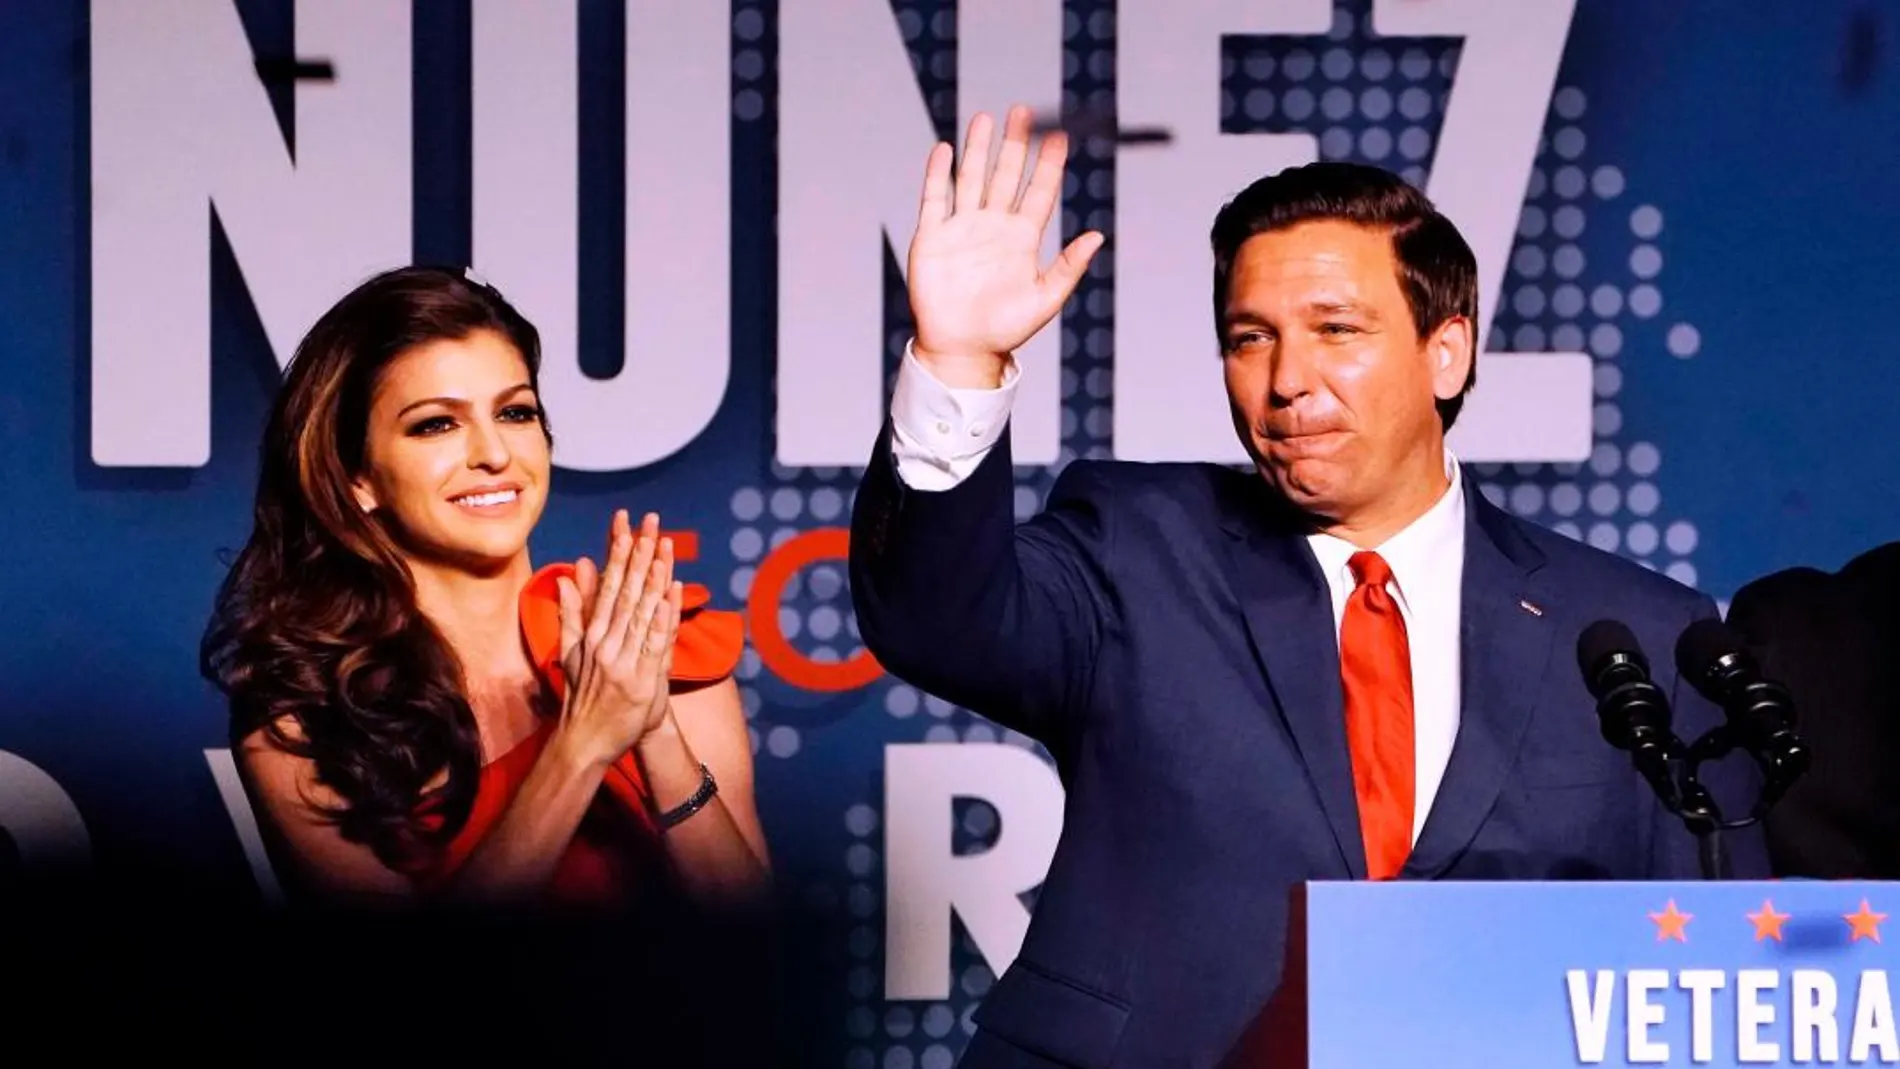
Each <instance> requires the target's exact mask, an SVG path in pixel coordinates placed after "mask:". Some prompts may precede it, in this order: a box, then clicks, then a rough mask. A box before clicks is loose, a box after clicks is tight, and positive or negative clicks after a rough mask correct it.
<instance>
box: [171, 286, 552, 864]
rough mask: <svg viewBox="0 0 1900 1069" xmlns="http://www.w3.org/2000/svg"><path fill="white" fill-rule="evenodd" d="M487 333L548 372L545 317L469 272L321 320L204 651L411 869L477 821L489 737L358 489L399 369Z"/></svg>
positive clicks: (385, 291)
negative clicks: (380, 404) (375, 415)
mask: <svg viewBox="0 0 1900 1069" xmlns="http://www.w3.org/2000/svg"><path fill="white" fill-rule="evenodd" d="M480 330H492V331H495V332H497V333H499V334H501V335H502V336H503V337H506V338H507V339H509V341H511V342H512V343H513V344H514V346H515V348H517V349H518V350H519V351H520V352H521V356H522V359H523V360H524V361H526V363H527V367H528V378H529V382H530V384H532V385H537V386H538V378H539V372H540V362H541V342H540V335H539V333H538V332H537V331H536V330H535V328H534V326H533V324H531V323H529V322H528V321H527V319H525V318H524V317H523V316H522V315H521V314H520V313H519V312H517V311H516V310H515V309H514V307H513V306H512V305H510V304H509V303H508V302H507V301H506V300H505V299H504V298H503V297H502V296H501V294H500V293H498V292H496V291H495V290H494V289H493V288H492V287H490V286H487V285H483V284H479V283H476V282H473V281H470V280H469V279H467V278H465V277H464V276H463V274H462V273H461V272H460V271H456V270H450V269H441V268H429V267H405V268H400V269H397V270H394V271H389V272H386V273H384V274H381V275H378V276H376V277H374V278H372V279H370V280H369V281H367V282H365V283H363V284H362V285H361V286H359V287H357V288H356V289H355V290H353V291H352V292H351V293H350V294H348V295H347V296H345V297H344V298H343V299H342V300H340V301H338V302H337V304H336V305H335V306H334V307H332V308H331V309H330V310H329V311H328V312H326V313H325V314H324V315H323V317H322V318H321V319H319V320H317V323H316V325H315V326H313V327H312V328H311V330H310V333H309V334H308V335H306V336H305V337H304V339H303V341H302V342H301V343H300V344H299V345H298V347H297V352H296V355H295V356H294V358H293V359H292V361H291V364H290V368H289V372H288V375H287V376H286V378H285V381H284V384H283V387H282V389H281V390H280V391H279V392H278V395H277V399H276V403H275V404H274V405H273V407H272V410H271V416H270V423H269V426H268V428H267V429H266V430H265V432H264V441H263V446H262V451H261V457H260V464H259V470H258V478H257V499H256V505H255V509H254V518H253V529H252V531H251V537H250V541H249V542H248V543H247V544H246V545H245V547H244V549H243V551H242V552H241V553H239V554H238V557H237V559H236V561H235V563H234V564H233V565H232V568H231V571H230V573H229V574H228V575H227V576H226V577H225V580H224V582H223V584H222V585H221V587H220V588H219V591H218V596H217V603H216V607H215V609H214V610H213V612H212V616H211V620H210V623H209V624H208V625H207V627H206V629H205V634H204V638H203V641H202V643H201V645H200V650H199V657H200V669H201V671H202V672H203V674H204V675H205V677H206V678H207V679H209V680H211V681H212V682H213V683H216V684H217V685H218V687H219V689H221V690H222V691H223V692H224V693H225V694H226V695H227V696H228V697H229V699H230V705H231V734H232V739H233V742H234V743H235V742H236V741H238V740H241V739H244V738H246V737H248V736H250V735H251V734H252V733H254V732H256V731H258V730H260V729H261V730H263V731H264V732H265V733H266V735H267V737H268V740H269V741H270V742H271V743H272V744H274V745H276V746H279V747H282V748H283V749H284V750H286V751H288V752H290V753H293V754H297V755H299V756H302V757H306V758H308V759H310V760H312V761H313V762H314V763H315V765H316V773H317V777H318V779H319V781H320V782H321V783H323V784H324V785H325V786H326V787H328V788H329V789H330V790H332V791H334V792H336V794H337V795H338V797H339V798H340V799H341V804H340V805H339V806H337V807H335V808H334V809H332V810H331V811H329V813H328V816H329V817H330V819H332V820H333V821H334V822H335V823H336V824H337V826H338V828H339V829H340V831H341V832H342V834H343V836H344V838H345V839H348V840H350V841H352V842H359V843H364V844H367V845H368V846H369V847H370V848H372V849H373V850H374V851H375V853H376V855H377V857H378V858H380V859H381V860H382V861H383V863H384V864H387V865H389V866H391V867H392V868H396V869H409V868H412V867H414V866H417V865H422V864H427V863H428V861H429V859H430V858H431V857H432V856H434V854H435V853H436V851H438V850H439V849H440V848H441V847H442V846H443V845H445V844H446V843H447V842H448V840H449V839H451V838H452V837H453V836H454V835H455V833H456V832H457V831H458V830H460V828H461V827H462V826H463V825H464V824H465V823H466V821H467V818H468V813H469V809H470V806H471V805H472V803H473V800H474V796H475V788H476V784H477V781H478V779H479V776H480V773H481V746H480V738H479V735H478V733H477V731H476V726H475V716H474V713H473V711H472V710H471V709H470V708H469V704H468V699H467V697H466V695H465V693H464V689H463V675H462V668H461V665H460V663H459V662H458V661H457V659H456V657H455V654H454V652H453V651H452V650H451V649H450V648H449V646H448V643H447V642H446V641H445V640H444V639H443V638H442V635H441V633H440V632H438V631H437V630H436V628H435V627H434V626H433V625H432V624H430V622H429V621H428V619H427V618H426V617H424V615H423V614H422V612H421V610H420V609H419V608H418V607H417V604H416V597H415V590H414V587H413V584H412V580H411V577H410V573H409V570H408V568H407V567H406V566H405V564H404V563H403V559H402V557H401V555H400V554H399V553H398V552H397V549H396V546H395V544H394V543H393V542H392V541H391V540H390V538H389V536H388V535H386V534H385V533H384V532H383V530H382V528H381V527H380V526H379V525H378V523H377V522H376V521H375V520H374V519H373V518H372V517H370V516H366V515H365V514H364V513H363V512H362V510H361V509H360V508H359V507H358V505H357V503H356V500H355V498H354V497H353V496H352V495H351V492H350V486H351V482H352V479H353V477H355V476H356V475H358V474H360V473H361V471H362V469H363V464H364V451H365V444H366V437H367V433H368V417H369V407H370V400H371V398H372V397H373V395H374V393H375V389H376V384H377V381H378V379H379V378H380V377H381V375H382V372H383V370H384V369H385V368H387V367H388V366H389V365H390V363H391V362H392V361H393V360H395V358H396V357H398V356H400V355H401V354H403V353H405V352H407V351H409V350H410V349H413V348H415V347H416V346H418V345H423V344H426V343H429V342H433V341H438V340H444V339H460V338H465V337H467V336H469V335H470V334H471V333H473V332H476V331H480ZM542 426H543V427H544V428H545V427H546V426H547V424H546V421H545V420H543V422H542ZM293 726H294V728H295V731H291V730H289V729H290V728H291V727H293ZM445 773H446V775H444V774H445ZM438 779H439V780H440V782H439V783H437V784H436V785H435V786H433V787H431V783H432V782H433V781H437V780H438ZM425 814H426V815H425Z"/></svg>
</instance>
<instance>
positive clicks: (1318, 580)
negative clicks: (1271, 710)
mask: <svg viewBox="0 0 1900 1069" xmlns="http://www.w3.org/2000/svg"><path fill="white" fill-rule="evenodd" d="M1249 511H1250V512H1251V513H1252V517H1253V519H1252V520H1251V521H1247V522H1238V523H1235V524H1233V525H1232V526H1230V528H1229V533H1230V534H1232V535H1233V537H1232V538H1231V539H1230V541H1229V543H1228V545H1229V549H1230V551H1231V568H1232V572H1233V574H1234V576H1235V579H1236V580H1237V581H1236V583H1235V585H1234V590H1235V592H1236V594H1237V596H1238V597H1239V599H1240V605H1241V610H1242V613H1243V615H1244V616H1245V617H1246V621H1247V631H1248V638H1249V639H1250V640H1251V642H1252V643H1253V649H1254V653H1255V655H1256V656H1257V657H1258V658H1259V660H1260V666H1261V667H1262V668H1263V669H1264V670H1265V671H1266V676H1267V685H1268V686H1269V687H1270V688H1271V689H1272V691H1273V697H1274V701H1275V702H1276V703H1277V704H1278V705H1279V709H1280V715H1281V717H1282V718H1283V719H1284V721H1285V723H1286V726H1287V730H1288V731H1289V732H1290V733H1291V734H1292V736H1293V742H1294V745H1295V746H1296V747H1297V748H1298V750H1299V756H1300V759H1301V760H1302V761H1303V762H1305V764H1306V768H1307V772H1308V774H1309V776H1310V778H1311V780H1312V783H1313V787H1314V790H1315V791H1316V792H1317V793H1318V795H1319V801H1320V807H1321V809H1323V810H1324V811H1325V814H1326V821H1327V823H1328V824H1329V825H1330V826H1331V827H1332V831H1333V837H1334V839H1335V840H1337V842H1338V844H1339V850H1340V857H1341V859H1342V860H1343V861H1344V862H1345V864H1346V867H1347V869H1348V870H1349V871H1350V872H1351V874H1352V877H1353V878H1354V879H1364V878H1365V875H1366V852H1365V844H1364V841H1363V840H1362V839H1361V838H1360V834H1359V808H1358V803H1357V801H1356V800H1355V799H1354V796H1353V788H1352V763H1351V758H1350V756H1349V755H1348V753H1347V748H1346V717H1345V699H1344V697H1343V695H1342V692H1341V689H1340V682H1339V647H1338V643H1337V640H1336V639H1335V637H1334V633H1333V608H1332V601H1331V599H1330V596H1329V594H1328V593H1327V588H1326V581H1325V579H1324V577H1323V576H1321V575H1320V571H1319V562H1318V561H1317V560H1316V559H1314V557H1313V551H1312V547H1310V546H1308V545H1307V543H1306V539H1305V538H1303V537H1301V536H1300V535H1299V534H1298V533H1297V531H1295V530H1293V529H1291V528H1281V527H1279V525H1277V524H1275V523H1273V522H1272V521H1271V520H1270V519H1266V518H1263V517H1266V516H1268V515H1269V514H1270V508H1269V507H1263V506H1259V505H1258V503H1255V508H1254V509H1250V510H1249ZM1246 514H1247V513H1243V514H1242V515H1246Z"/></svg>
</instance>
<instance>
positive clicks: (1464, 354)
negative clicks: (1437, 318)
mask: <svg viewBox="0 0 1900 1069" xmlns="http://www.w3.org/2000/svg"><path fill="white" fill-rule="evenodd" d="M1476 343H1477V339H1476V338H1475V337H1474V335H1473V333H1472V329H1471V320H1469V319H1466V318H1465V317H1463V316H1453V317H1451V318H1450V319H1447V320H1445V321H1444V322H1443V323H1440V324H1439V325H1438V329H1437V330H1434V331H1432V335H1431V337H1430V338H1428V339H1426V342H1425V347H1426V352H1427V354H1428V355H1429V356H1430V357H1431V362H1432V396H1434V397H1436V398H1438V399H1439V400H1440V401H1449V400H1451V399H1452V398H1454V397H1457V396H1459V395H1460V394H1463V393H1464V392H1465V384H1466V383H1468V382H1470V381H1471V362H1472V361H1473V360H1476V359H1477V351H1476V349H1475V346H1476Z"/></svg>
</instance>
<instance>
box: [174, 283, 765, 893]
mask: <svg viewBox="0 0 1900 1069" xmlns="http://www.w3.org/2000/svg"><path fill="white" fill-rule="evenodd" d="M540 355H541V354H540V343H539V337H538V335H537V333H536V331H535V328H534V327H533V326H532V325H531V324H530V323H529V322H528V321H527V320H526V319H524V318H523V317H522V316H521V314H520V313H519V312H517V311H516V310H515V309H514V308H513V307H512V306H510V305H509V304H508V302H507V301H506V300H504V299H503V298H502V296H501V294H499V293H497V292H496V291H495V290H494V289H493V288H491V287H489V286H486V285H481V284H477V283H475V282H472V281H470V280H469V279H467V278H465V277H463V275H461V274H460V273H456V272H453V271H444V270H438V269H430V268H404V269H400V270H395V271H390V272H388V273H385V274H383V275H380V276H378V277H376V278H373V279H371V280H369V281H368V282H366V283H364V284H363V285H362V286H360V287H359V288H357V289H356V290H355V291H354V292H352V293H350V294H349V295H348V296H346V297H344V298H343V299H342V300H341V301H340V302H338V303H337V304H336V305H335V307H333V308H331V309H330V311H328V312H327V313H325V314H324V316H323V317H322V318H321V319H319V320H318V321H317V323H316V325H315V326H314V327H313V328H312V329H311V331H310V333H309V334H308V336H306V337H305V338H304V340H303V342H302V344H300V345H299V346H298V350H297V353H296V357H295V359H294V360H293V361H292V363H291V366H290V370H289V375H288V378H287V380H286V381H285V383H284V386H283V389H282V391H281V392H280V394H279V395H278V398H277V401H276V404H275V407H274V409H273V412H272V414H271V419H270V425H269V428H268V430H267V431H266V435H265V439H264V445H263V456H262V470H261V472H260V474H259V479H258V491H257V501H256V506H255V524H256V526H255V529H254V530H253V532H252V535H251V538H250V542H249V544H248V545H246V546H245V548H244V550H243V552H242V554H241V555H240V556H239V557H238V559H237V561H236V564H235V565H234V567H233V568H232V571H231V573H230V575H229V577H228V578H227V579H226V581H225V583H224V586H223V588H222V590H221V591H220V593H219V597H218V602H217V608H216V611H215V613H214V615H213V618H212V622H211V624H210V627H209V628H208V630H207V632H206V635H205V639H204V646H203V651H202V652H203V664H204V671H205V674H206V675H207V676H208V677H209V678H210V679H212V680H213V681H215V682H216V683H217V684H218V685H219V686H220V688H221V689H222V690H223V691H224V692H225V693H226V694H227V695H228V696H229V698H230V704H231V712H232V722H233V736H234V746H235V750H236V753H237V755H238V764H239V768H240V770H241V771H242V773H243V778H244V782H245V784H246V788H247V790H248V791H249V793H250V796H251V798H252V800H253V804H254V806H255V807H256V808H257V810H258V811H259V813H260V816H262V817H263V823H264V825H265V826H266V828H267V830H268V839H269V840H270V843H271V847H272V853H273V855H274V859H275V861H276V864H277V867H278V869H279V870H280V872H281V873H283V874H284V875H286V876H288V877H291V879H290V881H289V882H292V883H293V884H294V885H297V886H299V887H302V888H306V889H308V890H310V891H312V892H314V893H315V894H316V895H317V896H319V897H320V898H322V899H325V900H329V901H346V902H363V901H387V900H391V899H399V900H400V899H413V898H417V897H418V896H425V897H439V898H442V899H448V900H455V901H477V902H490V903H510V904H521V903H567V904H595V905H604V904H618V903H626V902H629V901H631V900H633V899H634V898H635V897H637V896H639V895H641V894H643V893H645V892H648V891H652V890H655V889H656V888H660V887H665V888H671V889H674V890H678V891H682V892H684V894H685V895H686V896H687V897H688V898H690V899H692V900H695V901H699V902H707V903H735V902H740V903H742V902H747V901H750V900H753V899H754V898H755V897H757V896H758V895H759V894H760V893H761V892H762V891H763V889H764V887H765V884H766V881H767V856H766V847H765V843H764V838H763V835H762V833H761V831H760V827H759V821H758V816H757V814H756V812H755V810H754V807H753V792H752V768H751V749H750V745H749V743H748V740H747V733H746V727H745V720H744V715H743V712H742V710H741V707H740V703H739V698H738V691H737V688H736V687H735V685H734V683H733V681H732V679H731V676H730V672H731V669H732V667H733V665H734V663H735V662H736V660H737V658H738V655H739V652H740V645H741V635H740V627H739V620H738V617H737V616H736V615H735V614H730V613H720V612H713V611H710V610H708V609H707V608H705V607H704V602H705V601H706V600H707V598H706V594H705V591H704V590H703V589H700V588H690V589H689V588H685V587H683V586H682V585H681V584H680V583H679V582H678V581H676V580H675V579H674V578H673V548H672V543H671V540H670V539H667V538H664V537H661V536H660V535H659V533H658V521H657V518H656V517H654V516H652V515H648V516H646V517H644V519H643V520H642V522H641V524H640V526H639V529H638V530H637V531H636V530H634V529H633V527H632V525H631V523H630V520H629V517H628V515H627V513H626V512H625V511H621V512H618V513H616V514H615V516H614V518H613V521H612V525H611V530H610V533H609V544H608V548H607V553H606V556H605V563H604V565H603V566H602V567H600V568H598V569H597V568H596V567H595V566H594V565H593V563H592V562H591V561H589V560H587V559H585V558H583V559H582V560H580V561H579V562H578V563H577V564H575V565H572V566H569V565H554V566H551V567H549V568H545V569H543V570H541V571H540V572H538V573H537V572H536V571H535V570H534V568H533V567H532V565H531V564H530V559H529V554H528V539H529V535H530V534H531V533H532V532H533V530H534V526H535V523H536V521H537V520H538V519H539V518H540V516H541V511H542V509H543V507H544V506H545V505H546V502H547V494H548V487H549V481H550V474H551V462H550V448H551V445H552V441H553V438H552V435H551V432H550V429H549V427H548V423H547V420H546V419H545V417H544V414H543V412H542V409H541V403H540V400H539V395H538V391H537V372H538V369H539V365H540Z"/></svg>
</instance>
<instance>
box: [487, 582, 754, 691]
mask: <svg viewBox="0 0 1900 1069" xmlns="http://www.w3.org/2000/svg"><path fill="white" fill-rule="evenodd" d="M562 577H566V578H569V579H572V578H573V577H574V565H572V564H569V563H566V562H562V563H559V564H550V565H547V566H546V567H544V568H542V569H541V570H540V571H537V572H535V573H534V577H533V578H531V579H529V580H528V585H527V586H525V587H523V588H522V590H521V636H522V640H523V641H524V642H525V643H526V644H527V647H528V656H529V658H530V659H532V660H533V662H534V666H535V668H536V670H538V671H539V672H540V673H541V677H542V678H543V679H546V680H547V681H548V683H549V685H550V686H552V687H553V688H554V692H555V693H556V694H557V695H558V694H561V693H563V692H564V688H565V685H566V680H565V679H564V678H563V677H562V674H561V592H560V587H559V586H558V585H556V583H557V580H559V579H561V578H562ZM682 593H683V595H684V597H683V599H682V601H681V605H682V608H683V610H684V612H683V615H682V616H681V619H680V633H679V638H678V639H677V640H676V642H675V644H674V649H673V671H672V674H671V675H670V676H669V677H668V678H670V679H671V680H672V681H673V682H674V683H676V684H687V685H689V686H696V685H700V684H705V683H716V682H718V681H719V680H721V679H724V678H726V677H727V676H729V675H731V674H732V670H733V669H734V668H735V667H737V666H738V664H739V654H740V653H741V652H742V651H743V649H744V647H745V622H744V618H743V617H741V616H740V615H739V614H738V613H736V612H727V611H724V610H720V609H714V608H711V607H710V606H711V603H712V592H711V591H710V590H707V589H706V588H705V587H704V586H701V585H700V584H698V583H687V584H685V588H684V590H683V591H682Z"/></svg>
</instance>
